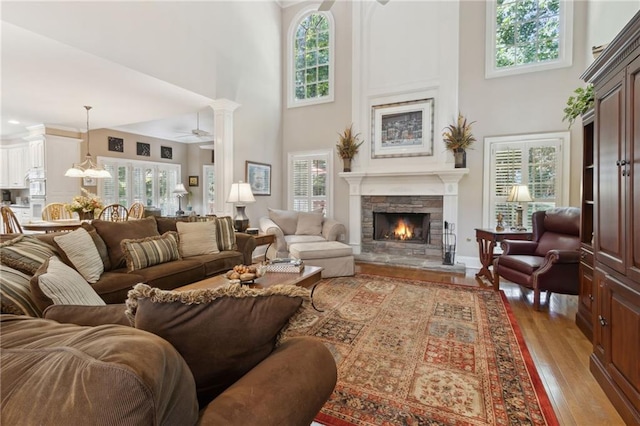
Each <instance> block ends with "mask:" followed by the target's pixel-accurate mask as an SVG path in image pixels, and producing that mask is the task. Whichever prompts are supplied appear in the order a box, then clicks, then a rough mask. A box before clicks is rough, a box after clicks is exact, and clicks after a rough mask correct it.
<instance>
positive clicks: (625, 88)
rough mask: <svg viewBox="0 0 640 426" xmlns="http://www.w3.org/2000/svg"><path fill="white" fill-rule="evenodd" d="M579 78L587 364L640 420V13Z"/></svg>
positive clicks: (634, 420) (629, 415) (625, 412)
mask: <svg viewBox="0 0 640 426" xmlns="http://www.w3.org/2000/svg"><path fill="white" fill-rule="evenodd" d="M582 77H583V79H585V80H586V81H588V82H591V83H593V85H594V89H595V107H594V115H595V121H594V122H595V126H594V141H593V143H594V181H593V185H594V187H593V189H594V209H593V214H594V217H593V228H594V229H593V231H594V244H593V256H594V268H593V284H592V288H593V290H594V293H593V296H594V300H593V304H592V328H593V340H592V341H593V354H592V355H591V358H590V369H591V372H592V373H593V375H594V377H595V378H596V380H598V383H599V384H600V386H601V387H602V388H603V390H604V391H605V393H606V394H607V396H608V397H609V399H610V400H611V402H612V403H613V405H614V406H615V407H616V409H617V410H618V412H619V413H620V415H621V416H622V418H623V419H624V420H625V422H626V423H628V424H640V356H638V354H640V169H639V168H638V166H639V165H640V12H638V13H637V14H636V15H635V16H634V17H633V18H632V20H631V21H630V22H629V23H628V24H627V25H626V26H625V27H624V28H623V30H622V31H621V32H620V34H618V35H617V36H616V37H615V38H614V39H613V41H612V42H611V43H610V44H609V46H608V47H607V48H606V49H605V50H604V51H603V52H602V54H601V55H600V56H599V57H598V58H597V59H596V60H595V62H594V63H593V64H592V65H591V66H590V67H589V68H588V69H587V71H585V73H584V74H583V76H582Z"/></svg>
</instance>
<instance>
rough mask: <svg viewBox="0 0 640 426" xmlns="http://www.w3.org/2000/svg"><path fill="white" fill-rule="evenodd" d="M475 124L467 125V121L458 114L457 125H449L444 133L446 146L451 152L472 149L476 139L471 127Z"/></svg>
mask: <svg viewBox="0 0 640 426" xmlns="http://www.w3.org/2000/svg"><path fill="white" fill-rule="evenodd" d="M473 123H475V121H472V122H471V123H467V119H466V118H465V117H464V116H463V115H462V114H460V113H458V121H457V123H454V124H450V125H448V126H447V127H446V128H445V129H446V131H445V132H444V133H442V138H443V139H444V144H445V146H446V147H447V149H450V150H451V151H464V150H465V149H467V148H469V147H471V145H473V143H474V142H475V141H476V138H475V137H473V135H472V134H471V125H472V124H473Z"/></svg>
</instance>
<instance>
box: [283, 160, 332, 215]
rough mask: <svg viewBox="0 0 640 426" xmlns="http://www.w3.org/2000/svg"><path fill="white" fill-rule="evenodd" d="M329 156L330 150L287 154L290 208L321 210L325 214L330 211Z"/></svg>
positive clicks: (330, 165) (309, 210) (304, 210)
mask: <svg viewBox="0 0 640 426" xmlns="http://www.w3.org/2000/svg"><path fill="white" fill-rule="evenodd" d="M330 158H331V155H330V152H322V153H318V152H316V153H297V154H295V153H294V154H289V170H290V174H289V208H290V209H291V210H295V211H300V212H311V211H321V212H322V213H323V214H324V215H325V216H327V215H329V214H330V213H331V212H330V208H331V206H330V203H329V200H330V199H331V182H330V176H332V172H331V167H332V164H331V161H330Z"/></svg>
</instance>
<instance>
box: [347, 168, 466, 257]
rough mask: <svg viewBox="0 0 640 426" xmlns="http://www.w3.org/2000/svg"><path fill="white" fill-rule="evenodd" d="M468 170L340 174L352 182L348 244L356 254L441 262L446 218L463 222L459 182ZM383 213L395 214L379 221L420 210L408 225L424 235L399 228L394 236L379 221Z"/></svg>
mask: <svg viewBox="0 0 640 426" xmlns="http://www.w3.org/2000/svg"><path fill="white" fill-rule="evenodd" d="M467 173H468V169H453V168H452V169H443V170H425V171H417V172H392V171H386V172H385V171H382V172H349V173H340V176H341V177H342V178H344V179H345V180H346V181H347V182H348V183H349V241H348V243H349V245H351V246H352V247H353V250H354V254H356V255H358V254H361V253H378V252H379V253H387V254H395V255H398V256H409V257H418V258H427V259H430V260H433V261H436V260H437V261H439V262H440V263H441V261H442V230H443V228H444V221H447V222H449V223H457V222H458V182H459V181H460V179H461V178H462V176H464V175H465V174H467ZM380 213H389V214H392V215H391V217H390V218H386V219H381V218H380V217H379V218H378V221H380V220H383V221H389V220H390V219H402V218H404V217H405V216H406V215H405V214H408V213H410V214H412V215H413V214H421V218H420V219H417V218H416V217H413V218H411V219H410V223H409V226H410V227H411V228H412V229H413V231H412V232H416V233H419V234H420V235H419V238H418V237H412V238H410V239H409V240H408V241H407V239H406V238H405V239H402V238H401V237H400V234H402V233H403V232H406V230H405V231H400V230H396V229H395V228H394V230H393V231H392V232H393V233H394V234H393V238H390V237H389V235H391V234H390V231H389V230H387V229H386V227H390V226H391V225H389V226H387V224H386V222H380V223H377V222H378V221H376V214H380ZM394 215H395V216H394ZM376 225H377V226H376ZM405 226H406V223H405ZM380 227H382V229H383V231H381V230H380ZM374 228H375V231H374ZM385 235H386V237H385ZM396 237H398V238H396Z"/></svg>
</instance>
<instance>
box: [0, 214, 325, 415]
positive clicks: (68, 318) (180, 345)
mask: <svg viewBox="0 0 640 426" xmlns="http://www.w3.org/2000/svg"><path fill="white" fill-rule="evenodd" d="M84 227H85V229H86V230H87V231H88V232H89V234H90V235H91V237H92V238H93V240H94V243H96V247H97V248H98V252H99V254H100V257H101V259H102V261H103V263H104V265H105V272H104V273H103V274H102V275H101V276H100V279H99V280H98V281H97V282H96V283H95V284H92V286H93V288H94V289H95V290H96V292H97V293H98V294H99V295H100V296H101V298H102V299H103V300H104V301H105V302H106V303H107V305H103V306H86V305H84V306H81V305H61V304H58V305H51V300H50V299H48V298H47V297H46V296H44V294H41V295H38V296H39V297H37V298H36V299H37V300H36V303H37V304H38V306H41V307H42V309H43V310H44V312H43V316H44V318H33V317H29V316H25V315H13V314H5V313H3V314H2V315H0V364H1V365H2V369H0V382H1V383H2V386H1V387H0V399H1V402H2V404H1V405H2V410H1V413H0V423H2V424H21V425H40V424H92V425H109V426H113V425H142V424H145V425H147V424H148V425H168V426H169V425H222V424H224V425H231V426H233V425H250V424H261V425H265V426H270V425H273V426H275V425H291V426H296V425H300V426H302V425H305V426H306V425H309V424H310V422H311V421H312V420H313V418H314V417H315V416H316V414H317V413H318V411H319V410H320V408H321V407H322V405H323V404H324V403H325V401H326V400H327V399H328V398H329V396H330V394H331V392H332V391H333V388H334V386H335V383H336V380H337V370H336V364H335V361H334V359H333V356H332V355H331V352H330V351H329V349H327V348H326V347H325V346H324V344H323V343H322V342H320V341H319V340H316V339H314V338H310V337H295V338H289V339H285V338H283V337H282V336H284V331H283V330H284V329H286V327H288V325H287V324H288V322H289V321H291V320H292V318H294V317H296V316H297V315H299V314H301V313H302V312H303V311H302V309H303V306H304V305H303V301H304V300H305V299H306V300H307V303H308V295H305V294H302V293H303V292H305V291H306V290H304V289H302V288H298V287H293V286H274V287H272V288H271V289H266V290H264V292H272V293H270V294H264V295H261V296H255V295H252V294H245V293H243V292H249V293H250V292H251V291H255V290H250V289H246V288H244V287H242V286H237V287H238V288H237V289H236V290H233V291H235V293H234V292H233V291H232V290H230V289H226V288H221V289H219V290H218V292H219V294H218V293H216V294H213V293H215V292H212V291H209V290H202V291H201V293H202V294H195V293H194V292H168V291H162V290H158V289H167V290H168V289H174V288H176V287H179V286H182V285H185V284H188V283H191V282H193V281H197V280H200V279H203V278H205V277H206V276H209V275H214V274H217V273H221V272H224V271H226V270H228V269H230V268H231V267H233V265H236V264H238V263H245V264H248V263H250V262H251V256H252V252H253V250H254V248H255V240H254V239H253V238H252V237H251V236H249V235H246V234H236V242H237V250H224V251H221V252H220V253H218V254H211V255H198V256H192V257H189V258H183V259H181V260H175V261H170V262H167V263H162V264H158V265H154V266H150V267H147V268H143V269H140V270H136V271H134V272H128V270H127V268H126V267H123V264H122V263H121V259H120V257H119V255H118V252H117V251H118V250H119V248H120V241H122V240H123V239H125V238H126V239H131V238H133V239H138V238H144V237H147V236H152V235H159V234H163V233H164V232H167V231H175V230H176V222H175V220H171V219H164V218H154V217H151V218H147V219H142V220H138V221H131V222H122V223H106V222H105V223H103V222H100V221H94V222H92V225H84ZM58 235H60V234H58ZM55 236H56V235H55V234H43V235H39V236H38V237H37V238H38V239H39V240H41V241H44V242H47V243H49V244H51V245H52V246H55V244H54V243H53V238H54V237H55ZM10 238H12V236H8V235H3V236H2V237H1V238H0V239H1V240H3V241H6V240H7V239H10ZM56 251H58V250H56ZM58 252H59V251H58ZM34 279H35V280H37V277H34V278H32V280H31V282H32V287H31V290H32V292H33V291H34V286H33V282H34ZM138 283H147V284H148V285H144V284H140V285H136V284H138ZM134 286H135V288H132V287H134ZM36 287H37V286H36ZM141 287H144V288H146V291H148V292H152V293H153V292H161V293H163V294H171V295H172V296H165V297H167V299H166V300H164V301H162V300H161V301H160V302H156V301H155V299H153V298H152V296H151V295H149V294H143V293H141V291H140V290H139V288H141ZM278 287H282V288H280V289H278ZM225 292H228V293H225ZM278 292H280V293H278ZM192 293H194V294H192ZM289 293H292V294H289ZM136 294H138V296H137V297H138V298H137V299H133V298H134V297H135V295H136ZM176 294H177V295H179V296H177V297H183V295H186V296H184V297H188V298H189V297H190V298H191V299H187V300H181V301H174V300H173V299H169V297H174V298H175V297H176V296H175V295H176ZM206 297H209V298H210V300H205V301H204V302H203V299H206ZM127 299H128V300H127ZM132 300H136V303H137V308H136V309H137V313H135V312H134V313H133V314H132V312H131V309H132V308H131V306H130V303H132V302H131V301H132ZM125 301H126V302H127V305H126V306H125V304H124V302H125ZM205 302H206V304H205ZM45 308H46V309H45ZM126 309H129V310H128V311H127V312H126V315H125V310H126ZM242 327H244V329H243V328H242ZM207 381H208V382H207ZM212 384H213V385H214V386H217V387H218V390H217V391H215V392H211V391H210V387H211V385H212ZM207 386H209V388H207ZM34 403H35V405H34Z"/></svg>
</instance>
